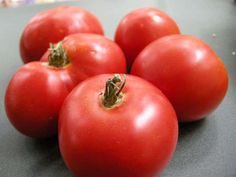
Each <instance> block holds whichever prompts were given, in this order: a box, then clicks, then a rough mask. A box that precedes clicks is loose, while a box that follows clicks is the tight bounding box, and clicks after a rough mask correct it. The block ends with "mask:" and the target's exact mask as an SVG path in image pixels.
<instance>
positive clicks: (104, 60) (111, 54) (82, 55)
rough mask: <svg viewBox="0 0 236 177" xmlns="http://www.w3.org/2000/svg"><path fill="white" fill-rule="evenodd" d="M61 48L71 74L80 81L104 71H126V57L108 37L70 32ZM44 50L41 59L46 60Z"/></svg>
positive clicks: (46, 56)
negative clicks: (67, 60)
mask: <svg viewBox="0 0 236 177" xmlns="http://www.w3.org/2000/svg"><path fill="white" fill-rule="evenodd" d="M63 48H64V49H65V51H66V53H67V56H68V58H69V60H70V65H71V72H70V73H71V75H72V77H73V78H74V80H77V82H78V83H79V82H81V81H83V80H85V79H87V78H88V77H91V76H94V75H98V74H105V73H126V68H127V67H126V59H125V56H124V53H123V51H122V50H121V49H120V47H119V46H118V45H117V44H116V43H115V42H113V41H111V40H110V39H108V38H106V37H104V36H101V35H96V34H85V33H83V34H81V33H80V34H79V33H78V34H72V35H69V36H67V37H65V38H64V40H63ZM48 54H49V52H46V53H45V54H44V55H43V57H42V58H41V61H47V60H48Z"/></svg>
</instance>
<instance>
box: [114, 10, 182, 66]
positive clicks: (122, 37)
mask: <svg viewBox="0 0 236 177" xmlns="http://www.w3.org/2000/svg"><path fill="white" fill-rule="evenodd" d="M179 33H180V31H179V28H178V26H177V24H176V23H175V21H174V20H173V19H172V18H171V17H169V16H168V15H167V14H166V13H164V12H162V11H160V10H159V9H156V8H141V9H137V10H134V11H132V12H130V13H129V14H128V15H126V16H125V17H124V18H123V19H122V20H121V21H120V23H119V25H118V27H117V29H116V34H115V41H116V42H117V43H118V44H119V45H120V47H121V48H122V49H123V51H124V53H125V55H126V58H127V61H128V66H129V67H131V65H132V63H133V61H134V59H135V58H136V56H137V55H138V54H139V53H140V52H141V50H142V49H143V48H144V47H145V46H147V45H148V44H149V43H150V42H152V41H154V40H156V39H158V38H160V37H163V36H166V35H171V34H179Z"/></svg>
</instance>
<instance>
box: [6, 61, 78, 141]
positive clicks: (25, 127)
mask: <svg viewBox="0 0 236 177" xmlns="http://www.w3.org/2000/svg"><path fill="white" fill-rule="evenodd" d="M74 86H75V85H74V82H73V80H72V79H71V78H70V77H69V75H68V73H67V70H66V66H65V68H57V67H53V66H49V65H48V64H47V63H44V62H31V63H28V64H26V65H24V66H23V67H21V68H20V69H19V70H18V71H17V72H16V74H15V75H14V77H13V78H12V79H11V81H10V83H9V85H8V88H7V91H6V95H5V108H6V113H7V115H8V118H9V120H10V122H11V123H12V124H13V126H14V127H15V128H16V129H17V130H19V131H20V132H21V133H23V134H25V135H27V136H31V137H35V138H45V137H50V136H53V135H55V134H56V133H57V122H58V112H59V110H60V108H61V105H62V102H63V101H64V99H65V97H66V96H67V95H68V94H69V92H70V91H71V90H72V88H73V87H74Z"/></svg>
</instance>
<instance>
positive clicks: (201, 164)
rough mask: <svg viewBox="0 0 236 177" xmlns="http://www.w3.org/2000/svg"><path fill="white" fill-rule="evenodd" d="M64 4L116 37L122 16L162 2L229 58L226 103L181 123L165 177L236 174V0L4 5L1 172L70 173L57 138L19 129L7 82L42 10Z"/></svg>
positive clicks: (0, 28) (10, 175)
mask: <svg viewBox="0 0 236 177" xmlns="http://www.w3.org/2000/svg"><path fill="white" fill-rule="evenodd" d="M62 4H68V5H77V6H81V7H84V8H86V9H88V10H90V11H92V12H93V13H94V14H95V15H97V16H98V17H99V18H100V20H101V22H102V23H103V25H104V28H105V31H106V35H107V36H108V37H110V38H113V34H114V31H115V28H116V26H117V24H118V22H119V20H120V19H121V18H122V17H123V16H124V15H125V14H127V13H128V12H129V11H131V10H133V9H136V8H139V7H147V6H152V7H158V8H160V9H162V10H164V11H165V12H167V13H168V14H169V15H171V16H172V17H173V18H174V19H175V20H176V22H177V23H178V24H179V26H180V28H181V31H182V33H185V34H191V35H195V36H197V37H199V38H201V39H203V40H204V41H206V42H207V43H208V44H209V45H210V46H211V47H212V48H213V49H214V50H215V51H216V52H217V53H218V55H219V56H220V57H221V58H222V59H223V60H224V63H225V64H226V67H227V68H228V72H229V77H230V85H229V90H228V93H227V95H226V98H225V99H224V102H223V103H222V104H221V105H220V107H218V109H217V110H216V111H215V112H213V113H212V114H211V115H209V116H208V118H207V119H206V120H203V121H199V122H196V123H192V124H181V125H180V135H179V142H178V145H177V150H176V152H175V154H174V157H173V160H172V161H171V163H170V164H169V166H168V168H167V169H166V170H165V171H164V172H163V174H162V175H161V177H199V176H201V177H235V176H236V91H235V90H236V80H235V76H236V55H234V53H233V52H234V51H236V3H235V1H233V0H198V1H191V0H176V1H173V0H116V1H115V0H113V1H112V0H97V1H93V0H80V1H77V2H64V3H57V4H47V5H38V6H28V7H19V8H11V9H0V62H1V64H0V177H70V176H72V174H71V173H70V172H69V171H68V169H67V168H66V166H65V165H64V162H63V161H62V159H61V157H60V153H59V149H58V145H57V139H56V138H53V139H49V140H46V141H39V140H34V139H31V138H28V137H25V136H23V135H21V134H19V133H18V132H17V131H16V130H15V129H14V128H13V127H12V126H11V125H10V123H9V121H8V120H7V117H6V114H5V110H4V94H5V89H6V86H7V84H8V82H9V80H10V78H11V77H12V75H13V74H14V73H15V71H16V70H17V68H19V67H20V66H21V65H22V62H21V59H20V56H19V50H18V43H19V38H20V35H21V32H22V30H23V28H24V26H25V25H26V23H27V21H28V20H29V19H30V18H31V17H32V16H34V15H35V14H36V13H37V12H39V11H41V10H45V9H49V8H52V7H55V6H59V5H62Z"/></svg>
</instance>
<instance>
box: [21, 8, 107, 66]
mask: <svg viewBox="0 0 236 177" xmlns="http://www.w3.org/2000/svg"><path fill="white" fill-rule="evenodd" d="M86 32H87V33H96V34H103V33H104V32H103V28H102V25H101V24H100V22H99V20H98V19H97V18H96V17H95V16H94V15H93V14H91V13H90V12H89V11H87V10H85V9H82V8H79V7H72V6H61V7H57V8H53V9H49V10H46V11H43V12H41V13H39V14H37V15H36V16H34V17H33V18H32V19H31V20H30V21H29V23H28V24H27V25H26V27H25V29H24V31H23V33H22V35H21V40H20V54H21V58H22V60H23V62H24V63H27V62H30V61H35V60H39V59H40V58H41V57H42V55H43V54H44V52H45V51H46V50H47V49H48V47H49V43H57V42H59V41H60V40H62V39H63V38H64V37H65V36H67V35H69V34H74V33H86Z"/></svg>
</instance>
